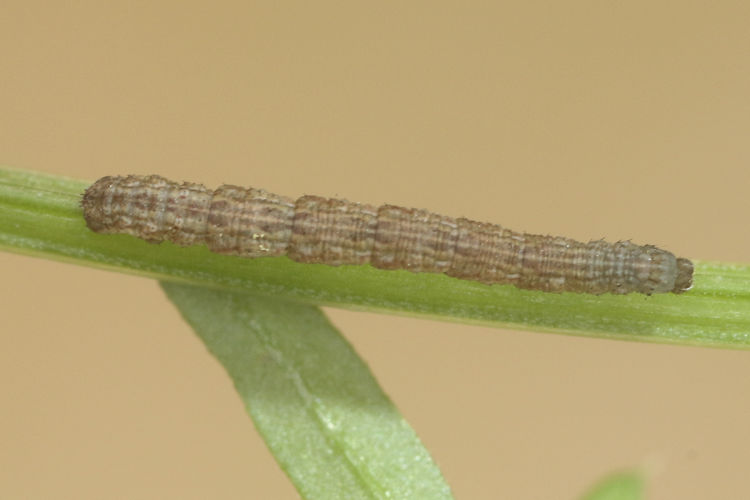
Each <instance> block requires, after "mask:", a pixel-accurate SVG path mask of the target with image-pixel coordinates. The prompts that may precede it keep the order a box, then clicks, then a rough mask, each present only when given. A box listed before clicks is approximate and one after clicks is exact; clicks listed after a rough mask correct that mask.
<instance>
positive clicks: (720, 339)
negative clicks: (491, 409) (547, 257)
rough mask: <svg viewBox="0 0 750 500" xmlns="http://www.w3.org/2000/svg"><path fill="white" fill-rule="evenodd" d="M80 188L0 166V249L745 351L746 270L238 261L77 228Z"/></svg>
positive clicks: (430, 312) (517, 324)
mask: <svg viewBox="0 0 750 500" xmlns="http://www.w3.org/2000/svg"><path fill="white" fill-rule="evenodd" d="M87 185H88V183H86V182H83V181H79V180H72V179H66V178H62V177H58V176H52V175H47V174H41V173H37V172H28V171H17V170H12V169H0V248H4V249H6V250H9V251H12V252H16V253H22V254H27V255H36V256H41V257H45V258H51V259H57V260H63V261H68V262H75V263H78V264H85V265H90V266H95V267H102V268H108V269H113V270H118V271H122V272H127V273H132V274H139V275H143V276H148V277H152V278H155V279H159V280H163V281H175V282H183V283H192V284H195V285H202V286H209V287H215V288H224V289H232V290H238V291H244V292H247V293H251V294H256V295H262V296H276V297H279V298H282V299H286V300H295V301H301V302H306V303H311V304H318V305H330V306H337V307H345V308H350V309H362V310H370V311H383V312H390V313H396V314H408V315H415V316H423V317H430V318H439V319H444V320H450V321H461V322H468V323H478V324H484V325H492V326H497V327H510V328H519V329H526V330H536V331H553V332H561V333H568V334H575V335H585V336H592V337H603V338H618V339H627V340H639V341H647V342H663V343H675V344H689V345H704V346H715V347H725V348H743V349H747V348H750V267H749V266H746V265H733V264H725V263H710V262H697V263H696V274H695V285H694V287H693V290H691V291H689V292H688V293H686V294H683V295H673V294H661V295H654V296H651V297H646V296H643V295H637V294H632V295H627V296H615V295H602V296H592V295H586V294H572V293H564V294H552V293H544V292H536V291H528V290H518V289H516V288H514V287H512V286H500V285H495V286H487V285H482V284H480V283H474V282H470V281H463V280H458V279H454V278H450V277H447V276H443V275H433V274H413V273H409V272H407V271H383V270H378V269H374V268H372V267H370V266H341V267H330V266H325V265H319V264H300V263H297V262H293V261H291V260H289V259H287V258H285V257H273V258H262V259H242V258H238V257H228V256H221V255H216V254H213V253H211V252H209V251H208V250H207V249H206V248H205V247H190V248H180V247H177V246H174V245H171V244H168V243H164V244H161V245H151V244H148V243H145V242H143V241H140V240H138V239H136V238H133V237H130V236H125V235H99V234H94V233H93V232H91V231H89V230H88V229H87V228H86V226H85V224H84V221H83V217H82V212H81V209H80V207H79V202H80V196H81V194H82V193H83V191H84V189H85V188H86V187H87Z"/></svg>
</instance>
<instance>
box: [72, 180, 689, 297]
mask: <svg viewBox="0 0 750 500" xmlns="http://www.w3.org/2000/svg"><path fill="white" fill-rule="evenodd" d="M81 205H82V206H83V214H84V217H85V219H86V224H87V225H88V227H89V228H90V229H91V230H93V231H96V232H99V233H124V234H130V235H133V236H137V237H138V238H142V239H144V240H147V241H149V242H154V243H158V242H161V241H171V242H173V243H175V244H177V245H181V246H188V245H206V246H208V248H209V250H211V251H212V252H217V253H221V254H226V255H237V256H241V257H249V258H255V257H268V256H278V255H287V256H289V258H291V259H293V260H295V261H298V262H307V263H319V264H327V265H331V266H338V265H361V264H371V265H372V266H374V267H376V268H380V269H406V270H409V271H413V272H428V273H444V274H447V275H449V276H453V277H455V278H459V279H464V280H472V281H479V282H482V283H487V284H512V285H515V286H517V287H519V288H526V289H532V290H543V291H546V292H578V293H590V294H602V293H615V294H626V293H631V292H638V293H644V294H649V295H650V294H652V293H666V292H672V293H682V292H684V291H686V290H688V289H689V288H690V287H691V286H692V280H693V264H692V262H690V261H689V260H688V259H684V258H677V257H675V256H674V254H672V253H671V252H668V251H666V250H662V249H660V248H657V247H655V246H652V245H636V244H634V243H631V242H629V241H619V242H616V243H608V242H605V241H591V242H588V243H583V242H579V241H575V240H572V239H570V238H563V237H555V236H542V235H535V234H527V233H522V232H516V231H511V230H509V229H505V228H503V227H501V226H499V225H496V224H490V223H484V222H476V221H472V220H469V219H466V218H463V217H461V218H453V217H447V216H444V215H439V214H436V213H432V212H428V211H426V210H419V209H413V208H404V207H398V206H394V205H381V206H379V207H376V206H372V205H367V204H363V203H353V202H349V201H346V200H340V199H333V198H322V197H319V196H302V197H300V198H297V199H296V200H294V199H292V198H287V197H285V196H279V195H276V194H273V193H269V192H267V191H265V190H263V189H255V188H243V187H238V186H231V185H224V186H221V187H219V188H218V189H215V190H212V189H208V188H207V187H205V186H203V185H201V184H195V183H190V182H183V183H178V182H173V181H170V180H167V179H165V178H163V177H160V176H158V175H149V176H137V175H129V176H126V177H103V178H101V179H99V180H98V181H96V182H95V183H94V184H93V185H91V186H90V187H89V188H88V189H87V190H86V192H85V193H84V195H83V199H82V202H81Z"/></svg>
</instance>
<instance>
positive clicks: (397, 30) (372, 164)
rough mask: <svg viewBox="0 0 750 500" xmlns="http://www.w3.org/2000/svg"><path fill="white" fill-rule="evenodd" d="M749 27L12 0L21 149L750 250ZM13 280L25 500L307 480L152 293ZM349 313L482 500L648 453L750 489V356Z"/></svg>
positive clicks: (1, 265) (687, 484)
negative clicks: (273, 447)
mask: <svg viewBox="0 0 750 500" xmlns="http://www.w3.org/2000/svg"><path fill="white" fill-rule="evenodd" d="M749 24H750V5H748V4H747V3H746V2H739V1H738V2H728V1H723V2H716V3H710V4H709V3H708V2H645V1H635V2H538V1H531V2H503V3H500V2H474V3H469V4H465V3H460V2H455V3H454V2H443V1H433V2H408V3H401V2H385V3H362V2H331V1H318V2H294V1H293V2H278V3H277V2H211V3H209V2H194V1H181V2H176V1H174V2H167V1H162V2H93V1H81V2H65V3H63V2H22V1H16V0H6V1H4V2H3V7H2V18H1V19H0V68H1V69H2V78H0V164H4V165H8V166H14V167H19V168H28V169H33V170H39V171H45V172H50V173H55V174H61V175H67V176H71V177H78V178H83V179H91V180H93V179H96V178H98V177H100V176H102V175H106V174H127V173H140V174H147V173H161V174H163V175H165V176H168V177H171V178H175V179H177V180H192V181H199V182H202V183H204V184H207V185H209V186H217V185H219V184H221V183H224V182H227V183H233V184H240V185H250V186H256V187H263V188H266V189H269V190H271V191H274V192H278V193H281V194H285V195H289V196H299V195H302V194H319V195H325V196H340V197H345V198H348V199H351V200H357V201H363V202H368V203H373V204H380V203H386V202H387V203H393V204H400V205H407V206H412V207H419V208H428V209H431V210H433V211H437V212H442V213H445V214H449V215H453V216H466V217H470V218H473V219H477V220H483V221H492V222H497V223H501V224H504V225H506V226H507V227H510V228H512V229H518V230H525V231H530V232H536V233H550V234H559V235H565V236H571V237H575V238H578V239H581V240H589V239H598V238H607V239H609V240H618V239H633V240H634V241H635V242H638V243H653V244H656V245H659V246H663V247H665V248H668V249H670V250H673V251H674V252H675V253H678V254H680V255H684V256H686V257H690V258H695V259H707V260H723V261H737V262H746V263H747V262H749V261H750V240H749V239H748V232H747V230H746V227H747V224H746V220H745V219H746V215H747V211H748V207H749V206H750V202H748V196H747V191H748V185H749V184H748V181H750V173H749V171H748V166H750V142H748V133H749V132H750V31H748V29H747V27H748V25H749ZM0 216H1V214H0ZM0 270H1V271H0V272H2V276H3V277H2V283H3V286H2V287H0V303H1V304H2V306H1V307H2V315H3V319H2V328H0V394H2V398H3V403H2V411H0V442H2V445H1V446H0V448H1V449H2V452H0V497H2V498H29V499H37V498H76V499H88V498H91V499H94V498H97V499H98V498H128V499H152V498H153V499H156V498H178V497H179V498H184V499H193V498H195V499H198V498H226V499H234V498H237V499H239V498H278V499H294V498H297V497H298V496H297V494H296V492H295V490H294V489H293V487H292V486H291V483H290V482H289V481H288V480H287V479H286V477H285V476H284V475H283V473H282V472H281V471H280V469H279V468H278V466H277V465H276V463H275V462H274V461H273V459H272V457H271V456H270V455H269V453H268V452H267V450H266V448H265V445H264V444H263V442H262V441H261V440H260V438H259V437H258V436H257V434H256V432H255V429H254V428H253V425H252V423H251V421H250V420H249V418H248V417H247V416H246V414H245V412H244V409H243V407H242V404H241V403H240V400H239V398H238V397H236V395H235V393H234V391H233V388H232V385H231V383H230V381H229V379H228V377H227V376H226V374H225V373H224V371H223V369H222V368H221V367H220V366H219V365H218V363H217V362H216V361H215V360H214V359H213V358H212V357H211V356H209V355H208V353H207V352H206V350H205V348H204V347H203V346H202V344H201V343H200V342H199V341H198V339H197V337H196V336H195V335H194V334H193V333H192V332H191V331H190V329H189V328H188V327H187V325H185V324H184V323H183V322H182V320H181V319H180V318H179V316H178V314H177V312H176V311H175V309H174V308H173V307H171V305H170V304H169V303H168V302H167V300H166V299H165V297H164V296H163V294H162V293H161V291H160V289H159V288H158V286H157V284H156V283H155V282H153V281H150V280H147V279H142V278H137V277H132V276H126V275H122V274H116V273H111V272H105V271H100V270H92V269H87V268H82V267H78V266H73V265H69V264H61V263H56V262H49V261H45V260H40V259H33V258H29V257H21V256H15V255H10V254H7V253H0ZM644 300H648V299H647V298H645V297H644ZM327 312H328V313H329V314H330V317H331V318H332V320H333V322H334V323H335V324H336V325H338V326H339V327H340V328H341V329H342V331H343V333H344V334H345V335H346V336H347V338H348V339H349V340H350V341H351V342H352V343H353V344H354V346H355V348H356V349H357V350H358V352H359V353H360V354H361V356H362V357H363V358H364V359H365V360H367V362H368V363H369V364H370V366H371V368H372V370H373V371H374V373H375V375H376V377H377V378H378V379H379V381H380V382H381V384H382V386H383V388H384V390H385V391H386V392H387V393H388V394H389V395H390V396H391V397H392V398H393V400H394V401H395V403H396V404H397V406H398V407H399V408H400V409H401V410H402V412H403V414H404V415H405V416H406V418H407V419H408V420H409V422H410V423H411V425H412V426H413V427H414V428H415V429H416V431H417V433H418V434H419V435H420V436H421V438H422V439H423V441H424V443H425V444H426V446H427V448H428V449H429V450H430V451H431V453H432V454H433V456H434V457H435V459H436V460H437V462H438V463H439V464H440V466H441V469H442V470H443V472H444V474H445V476H446V478H447V480H448V482H449V484H450V485H451V486H452V488H453V490H454V492H455V494H456V496H457V498H462V499H495V498H514V499H553V498H560V499H567V498H575V497H576V496H577V495H578V494H580V493H581V492H582V491H583V490H585V489H586V488H587V487H588V486H590V485H591V484H592V483H593V482H594V481H596V480H597V479H598V478H600V477H601V476H602V475H604V474H607V473H609V472H611V471H613V470H617V469H620V468H624V467H631V466H642V467H645V468H646V469H647V470H648V471H649V474H650V482H649V493H650V498H654V499H656V498H659V499H684V500H687V499H705V498H740V497H748V496H750V486H749V485H748V482H747V470H748V465H749V464H750V426H748V421H750V420H749V419H750V396H749V394H750V390H749V389H750V352H732V351H722V350H711V349H698V348H688V347H671V346H659V345H648V344H637V343H627V342H617V341H603V340H591V339H583V338H575V337H567V336H563V335H555V334H539V333H528V332H514V331H506V330H499V329H488V328H480V327H476V326H467V325H460V324H448V323H437V322H432V321H425V320H418V319H407V318H400V317H390V316H382V315H374V314H366V313H355V312H348V311H341V310H328V311H327ZM125 315H126V316H127V318H125V317H124V316H125Z"/></svg>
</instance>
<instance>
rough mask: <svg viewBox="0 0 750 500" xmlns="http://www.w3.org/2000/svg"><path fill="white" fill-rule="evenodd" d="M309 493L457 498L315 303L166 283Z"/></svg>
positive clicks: (302, 489)
mask: <svg viewBox="0 0 750 500" xmlns="http://www.w3.org/2000/svg"><path fill="white" fill-rule="evenodd" d="M162 287H163V288H164V290H165V292H166V293H167V296H168V297H169V298H170V300H172V302H173V303H174V304H175V305H176V306H177V308H178V309H179V310H180V312H181V313H182V315H183V317H184V318H185V319H186V320H187V322H188V323H189V324H190V325H191V326H192V327H193V329H194V330H195V332H196V333H197V334H198V336H199V337H200V338H201V339H202V340H203V342H204V343H205V344H206V346H207V347H208V349H209V350H210V351H211V353H212V354H213V355H214V356H216V358H217V359H218V360H219V361H220V362H221V364H222V365H224V368H226V370H227V372H228V373H229V375H230V377H231V378H232V380H233V381H234V385H235V387H236V388H237V391H238V392H239V394H240V396H241V397H242V400H243V401H244V403H245V407H246V408H247V411H248V413H250V415H251V416H252V418H253V421H254V422H255V425H256V427H257V428H258V431H259V432H260V433H261V435H262V436H263V438H264V439H265V441H266V443H267V444H268V447H269V448H270V449H271V451H272V453H273V455H274V456H275V457H276V460H278V462H279V464H280V465H281V467H282V468H283V469H284V470H285V471H286V473H287V474H288V475H289V477H290V478H291V479H292V482H293V483H294V484H295V486H296V487H297V489H298V490H299V492H300V494H301V495H302V496H303V497H304V498H306V499H311V500H312V499H321V500H322V499H326V500H332V499H338V498H340V499H353V498H400V499H409V498H412V499H421V498H429V499H441V498H452V497H451V493H450V490H449V488H448V486H447V484H446V483H445V482H444V480H443V478H442V476H441V475H440V471H439V470H438V468H437V466H436V465H435V463H434V462H433V461H432V459H431V458H430V455H429V454H428V453H427V451H426V450H425V449H424V447H423V446H422V444H421V443H420V441H419V439H418V438H417V436H416V434H415V433H414V431H413V430H412V429H411V428H410V427H409V425H408V424H407V423H406V422H405V421H404V419H403V418H402V417H401V416H400V415H399V413H398V411H397V410H396V408H395V407H394V406H393V404H392V403H391V401H390V400H389V399H388V397H387V396H386V395H385V394H383V392H382V391H381V390H380V387H378V384H377V382H376V381H375V379H374V378H373V376H372V374H371V373H370V371H369V369H368V368H367V366H366V365H365V364H364V363H363V362H362V360H361V359H359V357H358V356H357V354H356V353H355V352H354V351H353V350H352V348H351V346H350V345H349V343H348V342H347V341H346V340H345V339H344V338H343V337H342V336H341V335H340V334H339V332H338V331H337V330H336V329H335V328H334V327H333V326H332V325H331V324H330V323H329V322H328V320H327V319H326V318H325V316H324V315H323V313H322V312H321V311H320V310H319V309H318V308H317V307H315V306H310V305H304V304H299V303H294V302H286V301H283V300H278V299H268V298H259V297H254V296H250V295H247V294H244V293H240V292H232V291H227V290H211V289H207V288H203V287H196V286H190V285H182V284H176V283H162Z"/></svg>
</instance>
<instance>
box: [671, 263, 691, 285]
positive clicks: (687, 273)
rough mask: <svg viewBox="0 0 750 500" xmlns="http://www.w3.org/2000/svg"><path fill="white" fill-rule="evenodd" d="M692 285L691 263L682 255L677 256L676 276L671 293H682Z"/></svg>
mask: <svg viewBox="0 0 750 500" xmlns="http://www.w3.org/2000/svg"><path fill="white" fill-rule="evenodd" d="M692 286H693V263H692V262H690V261H689V260H688V259H684V258H682V257H678V258H677V277H676V278H675V280H674V288H673V289H672V293H682V292H686V291H688V290H690V288H692Z"/></svg>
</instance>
